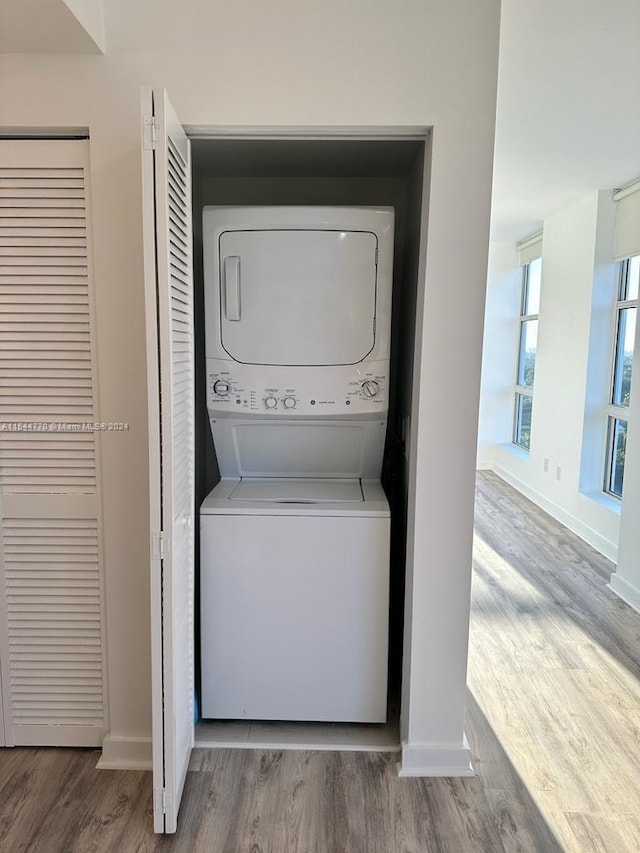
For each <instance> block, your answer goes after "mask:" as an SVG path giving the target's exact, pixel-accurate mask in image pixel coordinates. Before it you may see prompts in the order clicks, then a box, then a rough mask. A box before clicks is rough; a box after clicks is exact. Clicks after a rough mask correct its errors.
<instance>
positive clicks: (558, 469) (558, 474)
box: [556, 465, 562, 482]
mask: <svg viewBox="0 0 640 853" xmlns="http://www.w3.org/2000/svg"><path fill="white" fill-rule="evenodd" d="M561 479H562V468H561V467H560V466H559V465H558V466H557V467H556V480H558V482H560V480H561Z"/></svg>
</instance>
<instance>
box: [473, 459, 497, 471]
mask: <svg viewBox="0 0 640 853" xmlns="http://www.w3.org/2000/svg"><path fill="white" fill-rule="evenodd" d="M476 471H493V462H492V461H491V460H490V459H478V460H477V461H476Z"/></svg>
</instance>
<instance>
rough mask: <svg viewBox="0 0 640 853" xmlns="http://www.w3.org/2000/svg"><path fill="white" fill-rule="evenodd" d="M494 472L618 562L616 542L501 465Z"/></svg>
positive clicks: (609, 558) (607, 556)
mask: <svg viewBox="0 0 640 853" xmlns="http://www.w3.org/2000/svg"><path fill="white" fill-rule="evenodd" d="M493 472H494V473H495V474H497V475H498V477H500V478H501V479H503V480H504V481H505V483H509V485H510V486H513V488H514V489H517V490H518V491H519V492H520V493H521V494H523V495H524V496H525V497H527V498H529V500H530V501H533V503H534V504H536V505H537V506H539V507H540V509H543V510H544V511H545V512H546V513H548V514H549V515H550V516H551V517H552V518H555V520H556V521H559V522H560V524H563V525H564V526H565V527H568V528H569V530H571V532H572V533H575V534H576V536H579V537H580V539H583V540H584V541H585V542H586V543H587V544H588V545H591V547H592V548H595V549H596V551H599V552H600V553H601V554H602V555H603V556H604V557H606V558H607V559H608V560H611V561H612V562H613V563H615V562H616V561H617V559H618V546H617V544H616V543H615V542H611V541H610V540H609V539H606V538H605V537H604V536H602V535H601V534H600V533H598V531H597V530H594V529H593V527H590V526H589V525H588V524H585V523H584V521H581V520H580V519H579V518H577V517H576V516H575V515H572V514H571V513H570V512H567V511H566V510H564V509H562V507H561V506H558V504H555V503H554V502H553V501H550V500H549V499H548V498H546V497H545V496H544V495H542V494H540V492H538V491H536V489H532V488H531V486H529V485H527V483H524V482H523V481H522V480H520V479H519V478H518V477H516V476H514V475H513V474H512V473H511V471H509V470H508V469H507V468H504V467H503V466H502V465H500V464H499V463H496V464H495V465H494V466H493Z"/></svg>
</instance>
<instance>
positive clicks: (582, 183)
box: [491, 0, 640, 241]
mask: <svg viewBox="0 0 640 853" xmlns="http://www.w3.org/2000/svg"><path fill="white" fill-rule="evenodd" d="M639 177H640V2H639V0H606V2H603V0H502V21H501V34H500V62H499V71H498V108H497V123H496V153H495V165H494V183H493V207H492V222H491V238H492V240H506V241H514V240H521V239H522V238H524V237H527V236H529V235H531V234H533V233H535V232H536V231H539V230H540V228H541V226H542V221H543V219H544V218H545V217H547V216H549V215H551V214H553V213H555V212H556V211H558V210H561V209H562V208H564V207H567V206H568V205H570V204H571V203H573V202H574V201H577V200H578V199H579V198H581V197H582V196H584V195H586V194H587V193H589V192H591V191H593V190H596V189H609V188H614V187H620V186H624V185H626V184H629V183H631V182H632V181H634V180H635V179H637V178H639Z"/></svg>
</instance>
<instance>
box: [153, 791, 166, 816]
mask: <svg viewBox="0 0 640 853" xmlns="http://www.w3.org/2000/svg"><path fill="white" fill-rule="evenodd" d="M168 801H169V797H168V796H167V791H166V789H165V788H154V789H153V810H154V812H156V814H166V813H167V804H168Z"/></svg>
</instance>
